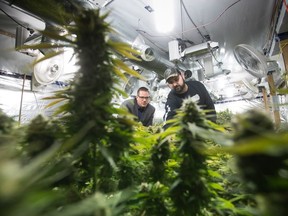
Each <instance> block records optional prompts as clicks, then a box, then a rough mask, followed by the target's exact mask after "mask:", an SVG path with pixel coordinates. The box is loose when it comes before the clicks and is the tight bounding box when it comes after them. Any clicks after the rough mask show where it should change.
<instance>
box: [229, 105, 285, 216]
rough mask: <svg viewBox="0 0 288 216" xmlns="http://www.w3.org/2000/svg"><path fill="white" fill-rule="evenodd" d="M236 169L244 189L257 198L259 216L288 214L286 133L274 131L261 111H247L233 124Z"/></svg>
mask: <svg viewBox="0 0 288 216" xmlns="http://www.w3.org/2000/svg"><path fill="white" fill-rule="evenodd" d="M233 127H234V131H235V132H234V141H235V147H234V149H233V151H234V153H235V155H236V157H237V166H238V169H239V172H240V174H241V177H242V179H243V182H244V183H245V185H246V189H247V190H248V191H249V192H250V193H252V194H254V195H255V196H256V201H257V204H258V214H259V215H265V216H268V215H279V216H280V215H286V214H287V213H288V208H287V206H288V202H287V200H288V199H287V198H288V196H287V195H288V176H287V173H288V164H287V161H288V153H287V147H288V146H287V131H285V130H284V131H282V132H280V131H278V132H277V131H276V130H275V127H274V123H273V121H272V120H271V119H270V117H268V115H267V114H266V113H264V112H263V111H262V110H257V109H253V110H249V111H247V112H245V113H243V114H239V115H237V116H236V118H235V120H234V121H233Z"/></svg>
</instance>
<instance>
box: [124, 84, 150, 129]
mask: <svg viewBox="0 0 288 216" xmlns="http://www.w3.org/2000/svg"><path fill="white" fill-rule="evenodd" d="M120 107H121V108H127V109H128V111H129V112H130V113H132V114H134V115H135V116H136V118H137V120H138V121H140V122H142V124H143V125H144V126H151V125H152V124H153V118H154V113H155V107H154V106H152V105H151V104H150V93H149V90H148V89H147V88H146V87H140V88H139V89H138V90H137V96H136V98H135V99H128V100H126V101H124V102H123V103H122V104H121V106H120Z"/></svg>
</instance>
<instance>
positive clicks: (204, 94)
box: [164, 80, 216, 122]
mask: <svg viewBox="0 0 288 216" xmlns="http://www.w3.org/2000/svg"><path fill="white" fill-rule="evenodd" d="M186 84H187V85H188V91H187V92H185V93H183V94H177V93H176V92H175V90H171V91H170V92H169V94H168V97H167V101H166V104H165V115H164V120H166V121H167V120H169V119H171V118H173V117H174V115H175V114H176V110H177V109H179V108H180V107H181V105H182V102H183V100H184V99H186V98H188V97H192V98H193V100H194V101H195V102H197V104H198V105H199V106H200V107H201V109H204V110H209V112H207V119H209V120H211V121H213V122H216V111H215V106H214V103H213V101H212V99H211V97H210V94H209V92H208V91H207V89H206V88H205V86H204V85H203V84H202V83H201V82H199V81H196V80H190V81H186ZM210 110H211V111H210Z"/></svg>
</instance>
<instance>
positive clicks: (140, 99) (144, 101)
mask: <svg viewBox="0 0 288 216" xmlns="http://www.w3.org/2000/svg"><path fill="white" fill-rule="evenodd" d="M136 100H137V104H138V106H140V107H146V106H147V105H148V104H149V102H150V94H149V92H146V91H139V93H138V95H137V96H136Z"/></svg>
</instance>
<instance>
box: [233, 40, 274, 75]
mask: <svg viewBox="0 0 288 216" xmlns="http://www.w3.org/2000/svg"><path fill="white" fill-rule="evenodd" d="M234 56H235V58H236V60H237V62H238V63H239V64H240V65H241V66H242V67H243V68H244V69H245V70H246V71H247V72H248V73H250V74H251V75H253V76H255V77H257V78H262V77H264V76H266V75H267V71H268V68H267V60H266V57H265V56H264V55H262V54H261V53H260V52H259V51H258V50H256V49H255V48H253V47H251V46H249V45H247V44H239V45H237V46H236V47H235V48H234Z"/></svg>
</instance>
